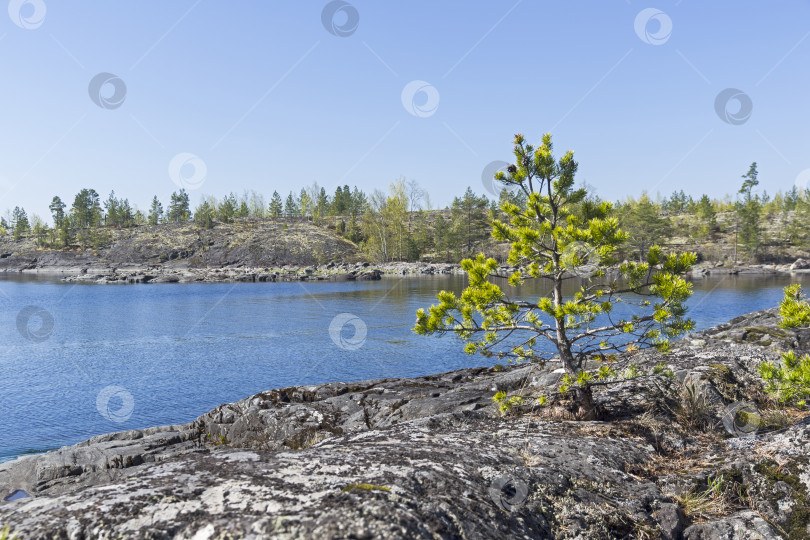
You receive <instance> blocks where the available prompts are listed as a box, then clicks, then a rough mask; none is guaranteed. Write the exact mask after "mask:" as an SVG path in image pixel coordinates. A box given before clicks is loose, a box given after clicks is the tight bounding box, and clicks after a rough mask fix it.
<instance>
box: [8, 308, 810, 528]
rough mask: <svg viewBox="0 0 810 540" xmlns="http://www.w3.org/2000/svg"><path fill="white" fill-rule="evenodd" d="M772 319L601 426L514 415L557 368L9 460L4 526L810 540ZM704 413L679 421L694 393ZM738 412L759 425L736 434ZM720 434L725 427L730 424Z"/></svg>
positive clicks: (331, 393)
mask: <svg viewBox="0 0 810 540" xmlns="http://www.w3.org/2000/svg"><path fill="white" fill-rule="evenodd" d="M776 322H777V318H776V315H775V312H774V310H769V311H764V312H757V313H752V314H748V315H745V316H742V317H738V318H736V319H734V320H732V321H730V322H729V323H727V324H724V325H721V326H718V327H715V328H712V329H710V330H706V331H703V332H696V333H694V334H692V335H690V336H689V337H688V338H686V339H683V340H680V341H678V342H675V343H674V344H673V348H672V350H671V351H670V352H669V353H667V354H665V355H662V354H660V353H657V352H655V351H641V352H638V353H636V354H635V355H633V356H632V358H624V359H622V361H623V362H627V361H631V362H633V363H635V364H637V365H638V366H639V368H640V371H641V372H642V373H649V372H650V371H651V370H652V367H653V366H655V365H657V364H659V363H663V364H664V365H666V366H667V369H669V370H671V371H672V375H671V376H667V373H659V374H657V375H647V376H643V377H639V378H637V379H632V380H626V381H623V382H617V383H616V384H614V385H610V386H606V387H597V390H596V392H595V398H596V401H597V402H598V404H599V405H600V406H601V407H602V409H603V413H604V414H603V419H602V420H600V421H587V422H584V421H580V422H575V421H565V420H561V419H559V418H552V417H550V416H549V413H548V411H547V410H544V409H543V408H538V407H536V406H535V405H534V404H532V403H534V400H531V399H527V400H526V401H525V402H524V404H523V405H521V406H520V407H517V408H516V409H513V410H512V411H510V412H509V413H508V414H506V415H502V414H500V413H499V412H498V411H497V409H496V407H495V406H494V404H493V402H492V396H493V394H494V393H495V392H496V391H501V390H502V391H504V392H507V393H517V392H522V393H524V394H527V395H530V396H531V395H539V394H540V393H542V392H543V391H544V389H549V388H552V387H554V385H555V383H556V382H557V381H558V380H559V378H560V373H559V370H557V369H556V366H555V365H553V364H549V365H547V366H546V367H545V368H540V367H538V366H533V365H519V366H496V367H494V368H477V369H466V370H460V371H455V372H449V373H442V374H438V375H431V376H427V377H419V378H413V379H384V380H370V381H361V382H355V383H331V384H324V385H318V386H304V387H292V388H285V389H278V390H269V391H266V392H262V393H260V394H257V395H255V396H251V397H249V398H246V399H243V400H241V401H238V402H235V403H231V404H226V405H222V406H220V407H217V408H216V409H214V410H213V411H210V412H209V413H206V414H204V415H202V416H201V417H199V418H198V419H196V420H195V421H193V422H191V423H189V424H185V425H178V426H164V427H156V428H151V429H146V430H140V431H128V432H121V433H113V434H109V435H101V436H98V437H95V438H93V439H91V440H89V441H86V442H83V443H80V444H77V445H75V446H70V447H65V448H61V449H59V450H56V451H52V452H48V453H46V454H42V455H36V456H27V457H23V458H20V459H18V460H16V461H13V462H9V463H5V464H2V465H0V501H3V502H0V528H1V527H2V526H3V525H8V526H9V527H10V528H11V529H12V530H13V531H16V532H18V533H19V534H21V535H22V537H23V538H35V539H45V538H48V539H50V538H67V539H77V540H78V539H89V538H104V539H108V538H110V539H111V538H155V539H157V538H161V539H163V538H188V539H191V538H194V539H213V538H216V539H221V538H582V539H586V538H588V539H590V538H667V539H677V538H685V539H689V540H697V539H710V538H711V539H715V538H721V539H724V538H725V539H738V538H739V539H743V538H746V539H748V538H766V539H767V538H791V539H798V538H807V537H808V536H810V511H808V508H810V417H808V416H807V413H802V412H801V411H795V410H781V411H780V410H778V409H776V408H775V407H774V406H773V404H772V403H771V402H769V401H768V399H767V397H766V396H765V394H763V392H762V386H761V380H760V379H759V376H758V375H757V370H756V369H757V366H758V364H759V363H760V362H762V361H764V360H775V359H777V358H778V351H779V350H780V349H781V350H786V349H788V348H794V349H796V350H798V351H799V352H802V351H807V350H810V329H801V330H797V331H785V330H782V329H779V328H778V327H777V326H776ZM687 387H690V388H692V389H693V392H697V394H698V395H699V396H700V398H701V399H702V400H703V402H704V403H705V404H706V406H707V410H708V411H709V413H707V414H708V416H707V418H706V419H705V423H703V424H699V425H698V424H692V423H690V422H689V421H687V420H689V418H690V417H689V416H688V415H686V413H685V409H684V407H685V401H684V400H685V397H684V396H685V395H687V394H685V389H686V388H687ZM741 402H745V403H746V404H747V405H746V406H747V407H749V408H754V410H757V409H758V411H757V413H756V415H755V416H754V417H756V418H758V419H760V421H758V422H757V423H756V425H754V426H753V428H752V427H751V424H750V422H749V423H748V425H746V426H742V428H740V427H739V426H737V424H736V423H734V422H728V418H729V416H728V411H729V410H734V407H738V406H739V405H740V403H741ZM724 420H725V421H724Z"/></svg>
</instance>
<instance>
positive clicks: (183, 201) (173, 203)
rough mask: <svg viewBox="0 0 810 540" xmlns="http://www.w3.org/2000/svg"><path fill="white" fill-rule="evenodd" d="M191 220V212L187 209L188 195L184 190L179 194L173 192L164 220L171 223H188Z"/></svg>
mask: <svg viewBox="0 0 810 540" xmlns="http://www.w3.org/2000/svg"><path fill="white" fill-rule="evenodd" d="M189 218H191V210H190V208H189V199H188V193H186V190H185V189H181V190H180V191H179V192H174V193H172V195H171V198H170V202H169V211H168V212H167V213H166V220H167V221H169V222H172V223H179V222H181V221H188V220H189Z"/></svg>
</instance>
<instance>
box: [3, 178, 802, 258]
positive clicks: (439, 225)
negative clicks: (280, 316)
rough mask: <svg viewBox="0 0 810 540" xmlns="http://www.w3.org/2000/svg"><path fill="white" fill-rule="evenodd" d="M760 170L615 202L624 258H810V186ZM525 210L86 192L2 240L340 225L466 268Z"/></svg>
mask: <svg viewBox="0 0 810 540" xmlns="http://www.w3.org/2000/svg"><path fill="white" fill-rule="evenodd" d="M758 185H759V180H758V171H757V165H756V163H752V164H751V166H750V168H749V170H748V172H747V173H746V174H744V175H743V176H742V182H741V186H740V189H739V191H738V192H737V193H735V194H734V195H733V196H729V195H727V196H725V197H724V198H722V199H716V198H710V197H709V196H707V195H694V196H693V195H689V194H686V193H684V191H683V190H680V191H676V192H673V193H672V194H671V195H669V196H668V197H661V196H660V195H659V196H657V197H656V198H655V199H653V198H651V197H650V196H649V195H648V194H646V193H642V194H641V195H640V196H639V197H637V198H634V197H628V198H626V199H624V200H621V201H615V202H614V203H613V208H612V210H611V214H610V215H611V217H615V218H617V219H618V221H619V224H620V226H621V227H622V228H623V229H624V230H625V231H626V232H627V233H628V234H629V241H628V242H627V243H626V245H625V246H624V247H623V248H622V250H621V252H620V254H619V255H620V256H624V257H625V258H633V257H636V256H638V255H639V254H641V253H644V252H646V250H647V249H648V248H649V246H651V245H653V244H659V245H663V246H668V245H669V246H678V248H680V249H684V248H687V249H694V250H696V251H698V254H699V255H700V256H701V258H703V259H707V260H713V261H730V260H736V261H737V262H786V261H789V260H792V259H795V258H796V256H797V254H802V253H805V252H807V251H810V189H805V190H800V189H798V188H797V187H796V186H794V187H793V188H792V189H791V190H789V191H787V192H784V193H783V192H781V191H780V192H777V193H775V194H774V195H769V194H768V193H767V192H766V191H765V190H759V189H758ZM602 201H603V199H601V198H600V197H599V196H598V195H594V194H591V195H589V197H588V198H587V199H586V200H585V201H584V202H582V203H581V204H579V205H578V208H576V209H575V210H576V212H577V213H579V214H580V215H581V216H582V217H584V218H587V217H588V216H589V215H590V213H591V212H593V211H594V209H596V208H597V207H598V205H599V204H600V203H601V202H602ZM505 202H509V203H513V204H516V205H518V206H520V205H522V204H525V194H524V193H523V192H521V191H516V190H515V189H512V188H504V189H501V190H500V191H499V193H498V195H497V196H493V197H487V196H486V195H479V194H476V193H475V192H474V191H473V190H472V189H471V188H469V187H468V188H467V189H466V191H465V192H464V193H463V194H460V195H459V196H457V197H455V198H454V199H453V201H452V203H451V204H450V205H449V206H447V207H446V208H443V209H434V208H432V207H431V204H430V197H429V194H428V193H427V191H426V190H424V189H423V188H422V187H421V186H420V185H419V184H418V183H416V182H414V181H406V180H405V179H404V178H400V179H398V180H396V181H394V182H392V183H391V184H390V185H389V188H388V190H387V192H383V191H381V190H374V192H372V193H369V194H367V193H365V192H363V191H362V190H360V189H358V188H357V187H356V186H355V187H354V188H353V189H352V188H350V187H349V186H348V185H346V186H338V187H337V188H336V189H335V191H334V193H333V194H331V195H330V194H329V193H328V192H327V191H326V189H325V188H324V187H321V186H319V185H318V184H317V183H314V184H313V185H311V186H309V187H305V188H301V189H300V190H297V191H290V192H289V193H288V195H287V196H286V197H285V198H283V197H282V196H281V195H280V194H279V193H278V192H277V191H274V192H273V194H272V196H271V197H270V199H269V201H268V200H266V199H265V198H264V196H263V195H261V194H259V193H256V192H245V193H243V194H242V195H236V194H234V193H231V194H229V195H226V196H225V197H223V198H221V199H217V198H215V197H210V196H209V197H206V196H203V197H201V200H200V202H199V203H198V204H197V206H196V207H194V208H192V207H191V204H190V198H189V194H188V192H187V191H185V190H184V189H181V190H179V191H177V192H174V193H172V195H171V197H170V200H169V201H168V205H167V206H165V207H164V205H163V202H162V201H160V200H159V199H158V197H157V196H155V197H154V198H153V199H152V202H151V205H150V207H149V209H148V210H147V212H146V213H144V212H142V211H141V210H139V209H137V208H136V207H135V206H134V205H132V204H130V202H129V200H128V199H125V198H124V199H122V198H119V197H117V196H116V194H115V192H112V193H110V195H109V196H108V197H107V199H105V200H103V201H102V200H101V198H100V196H99V194H98V193H97V192H96V191H95V190H94V189H90V188H86V189H82V190H81V191H80V192H79V193H77V194H76V195H75V196H74V198H73V202H72V204H71V205H70V206H68V205H67V204H66V203H65V202H63V200H62V199H61V197H59V196H54V197H53V199H52V200H51V203H50V205H49V208H50V210H51V216H50V217H51V220H50V222H48V221H46V220H45V219H43V218H41V217H40V216H37V215H31V216H29V215H28V214H27V213H26V211H25V209H24V208H21V207H19V206H17V207H15V208H14V209H13V210H10V211H7V212H6V214H5V215H4V216H3V217H2V218H0V235H2V236H6V235H11V236H12V237H13V240H14V241H16V242H19V241H23V240H32V241H33V242H35V244H36V246H37V247H38V248H40V249H88V248H92V249H99V248H102V247H104V246H105V245H108V244H109V243H110V242H111V241H112V234H111V231H112V230H113V229H120V228H133V227H145V226H156V225H160V224H163V223H181V222H190V223H191V224H193V225H194V226H196V227H199V228H200V229H201V230H205V229H210V228H213V227H215V226H219V225H222V224H228V223H231V222H234V221H235V220H245V221H250V220H260V219H277V220H309V221H312V222H313V223H315V224H318V225H321V226H324V227H328V228H330V229H334V230H335V231H336V232H337V233H338V234H340V235H341V236H343V237H344V238H346V239H348V240H350V241H352V242H354V243H355V244H357V245H358V246H359V247H360V248H361V249H362V250H363V251H364V252H365V253H366V255H367V256H368V257H369V259H370V260H373V261H377V262H390V261H418V260H428V261H432V262H458V261H459V260H460V259H462V258H464V257H467V256H470V255H472V254H474V253H478V252H481V251H483V252H485V253H487V254H489V255H493V256H496V257H497V258H499V259H501V260H504V259H505V256H506V252H505V251H504V249H503V246H499V245H498V244H496V243H494V241H493V240H492V239H491V236H490V223H491V221H492V220H493V219H494V218H502V217H503V212H502V211H501V210H500V207H501V205H502V204H503V203H505Z"/></svg>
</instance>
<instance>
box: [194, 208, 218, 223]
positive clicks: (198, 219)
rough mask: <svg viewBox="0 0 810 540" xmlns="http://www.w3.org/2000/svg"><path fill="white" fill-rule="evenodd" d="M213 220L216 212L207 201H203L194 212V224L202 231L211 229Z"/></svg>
mask: <svg viewBox="0 0 810 540" xmlns="http://www.w3.org/2000/svg"><path fill="white" fill-rule="evenodd" d="M215 219H216V210H215V209H214V207H213V206H212V205H211V204H210V203H209V202H208V201H203V202H202V203H200V205H199V206H198V207H197V209H196V210H194V223H196V224H197V225H198V226H199V227H200V228H202V229H211V228H213V227H214V220H215Z"/></svg>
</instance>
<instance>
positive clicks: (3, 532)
mask: <svg viewBox="0 0 810 540" xmlns="http://www.w3.org/2000/svg"><path fill="white" fill-rule="evenodd" d="M18 538H19V535H17V533H15V532H13V531H12V530H11V527H9V526H8V525H6V526H5V527H3V528H2V529H0V540H17V539H18Z"/></svg>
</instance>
